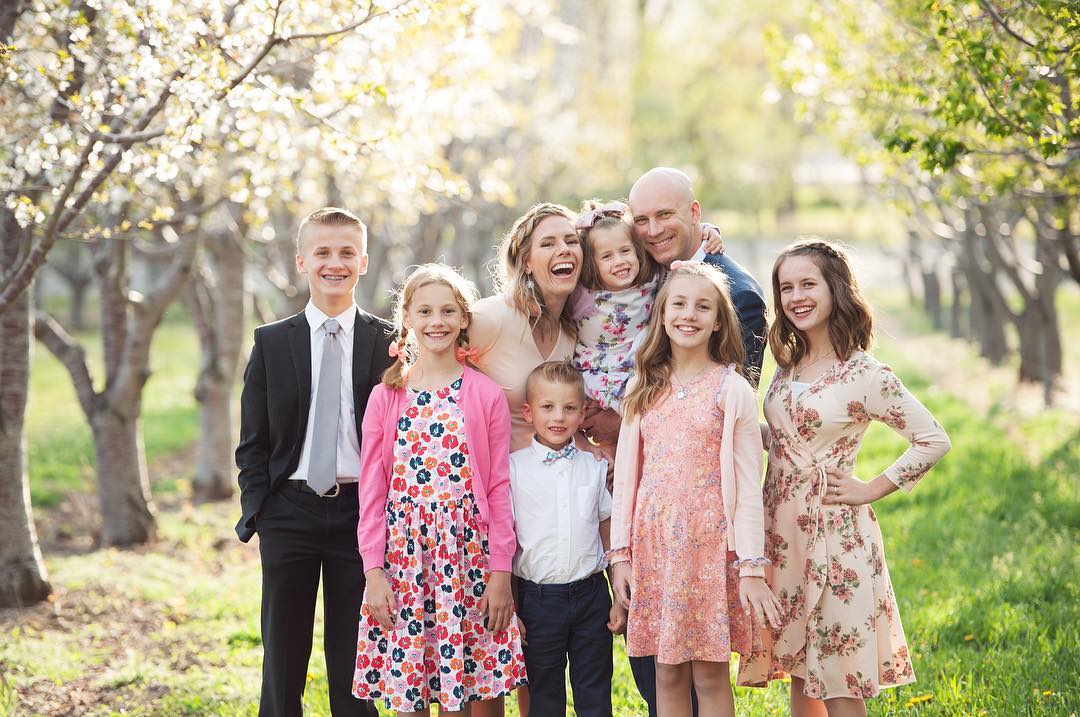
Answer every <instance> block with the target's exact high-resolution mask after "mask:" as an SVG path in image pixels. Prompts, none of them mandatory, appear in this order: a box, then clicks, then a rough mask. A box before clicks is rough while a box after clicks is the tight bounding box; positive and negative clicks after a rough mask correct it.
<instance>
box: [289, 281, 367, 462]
mask: <svg viewBox="0 0 1080 717" xmlns="http://www.w3.org/2000/svg"><path fill="white" fill-rule="evenodd" d="M356 311H357V308H356V304H352V305H350V306H349V308H348V309H346V310H345V311H342V312H341V313H340V314H338V315H337V316H327V315H326V314H324V313H323V312H321V311H319V310H318V309H317V308H315V304H313V303H311V302H310V301H309V302H308V305H307V306H306V307H305V308H304V316H305V317H307V322H308V326H310V327H311V403H310V404H309V405H308V420H307V427H306V428H305V429H304V447H303V448H302V449H300V462H299V463H297V464H296V472H295V473H293V474H292V475H291V476H289V478H290V479H292V480H307V472H308V465H309V464H310V461H311V458H310V456H311V434H312V432H313V431H314V430H315V397H316V394H317V393H318V392H319V391H318V386H319V372H320V371H321V369H322V354H323V340H324V339H325V338H326V329H325V328H324V327H323V324H324V323H326V320H327V319H336V320H337V322H338V325H339V326H340V327H341V328H340V329H339V330H338V335H337V340H338V341H339V342H340V343H341V395H340V397H339V398H338V400H339V401H340V402H341V408H340V410H339V411H338V439H337V475H338V483H355V482H356V481H357V480H358V479H359V478H360V437H359V436H357V435H356V405H355V404H354V403H353V383H352V368H353V365H352V363H353V362H352V356H353V328H354V326H355V324H356Z"/></svg>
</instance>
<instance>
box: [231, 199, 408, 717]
mask: <svg viewBox="0 0 1080 717" xmlns="http://www.w3.org/2000/svg"><path fill="white" fill-rule="evenodd" d="M296 242H297V243H296V269H297V271H299V272H300V273H301V274H304V275H305V276H306V277H307V280H308V286H309V287H310V291H311V300H310V301H309V302H308V305H307V307H306V308H305V309H304V311H302V312H301V313H299V314H297V315H296V316H293V317H290V318H288V319H284V320H282V321H278V322H276V323H272V324H267V325H265V326H260V327H259V328H257V329H255V345H254V347H253V348H252V350H251V358H250V360H249V361H248V365H247V369H246V371H245V372H244V390H243V394H242V397H241V399H240V407H241V418H240V444H239V445H238V446H237V448H236V464H237V466H238V467H239V469H240V475H239V483H240V504H241V508H242V510H243V515H242V517H241V518H240V521H239V522H238V523H237V525H236V533H237V535H238V536H239V537H240V540H242V541H244V542H247V541H248V540H250V539H251V536H252V535H254V534H256V533H258V535H259V554H260V556H261V559H262V641H263V674H262V693H261V698H260V702H259V715H260V717H300V716H301V715H302V714H303V707H302V698H303V693H304V686H305V684H306V681H307V666H308V659H309V657H310V656H311V647H312V632H313V626H314V620H315V600H316V595H317V594H318V590H319V578H320V574H321V577H322V583H323V608H324V622H325V637H324V640H323V649H324V652H325V657H326V672H327V681H328V683H329V693H330V710H331V712H332V714H333V715H334V717H343V716H344V717H360V716H363V717H374V716H375V715H376V714H377V713H376V710H375V707H374V705H373V704H372V703H370V702H361V701H360V700H357V699H356V698H355V697H353V696H352V692H351V691H352V677H353V669H354V665H355V662H356V635H357V625H358V624H359V623H358V620H359V615H360V606H361V603H362V600H363V595H364V567H363V564H362V563H361V561H360V554H359V552H358V550H357V547H356V524H357V520H358V500H357V492H356V490H357V479H358V478H359V474H360V436H361V433H360V424H361V420H362V418H363V415H364V408H365V406H366V405H367V399H368V395H369V394H370V392H371V389H372V387H373V386H374V385H375V384H377V383H378V382H379V380H380V378H381V377H382V373H383V371H384V370H385V369H386V367H387V366H389V364H390V358H389V356H388V354H387V349H388V347H389V338H388V336H389V332H390V326H389V324H387V323H386V322H384V321H382V320H381V319H378V318H376V317H374V316H372V315H370V314H368V313H366V312H365V311H363V310H361V309H360V308H358V307H357V306H356V304H355V303H354V302H353V289H354V288H355V287H356V283H357V281H358V280H359V278H360V277H361V276H362V275H363V274H364V272H365V271H367V261H368V257H367V228H366V227H365V226H364V224H363V222H361V221H360V220H359V219H358V218H357V217H356V216H355V215H353V214H351V213H350V212H347V211H345V210H344V209H338V208H335V207H326V208H323V209H319V210H318V211H315V212H313V213H312V214H310V215H309V216H308V217H307V218H306V219H304V221H303V222H302V223H301V224H300V228H299V230H298V231H297V238H296Z"/></svg>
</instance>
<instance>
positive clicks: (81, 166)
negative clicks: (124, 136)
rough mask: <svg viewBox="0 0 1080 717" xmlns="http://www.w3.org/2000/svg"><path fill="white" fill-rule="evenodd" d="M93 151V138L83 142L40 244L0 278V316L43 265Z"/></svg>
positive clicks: (35, 245)
mask: <svg viewBox="0 0 1080 717" xmlns="http://www.w3.org/2000/svg"><path fill="white" fill-rule="evenodd" d="M93 149H94V142H93V139H87V142H86V144H85V145H84V146H83V149H82V152H81V153H80V154H79V159H78V160H77V164H76V165H75V168H74V169H73V170H72V172H71V176H70V177H69V178H68V181H67V183H66V184H65V185H64V189H63V191H62V192H61V193H60V197H59V198H58V199H57V200H56V204H55V205H54V207H53V213H52V216H51V217H49V222H48V223H47V224H46V225H45V230H44V233H43V235H42V237H41V241H39V242H37V243H36V244H34V246H33V248H32V249H31V250H30V251H29V252H28V253H27V255H26V257H25V258H24V259H23V260H22V262H20V263H19V264H18V266H16V267H15V268H13V269H12V270H11V271H9V272H7V273H6V274H5V275H4V276H0V286H2V287H3V289H2V290H0V314H2V313H4V312H5V311H7V308H8V307H9V306H11V304H12V302H14V301H15V299H17V298H19V295H20V294H22V292H23V291H25V290H26V287H28V286H29V285H30V281H31V280H32V279H33V278H34V274H36V273H37V270H38V269H40V268H41V265H42V264H44V263H45V257H46V256H47V255H48V253H49V250H50V249H52V247H53V244H55V243H56V238H57V236H58V235H59V233H60V229H59V227H58V224H59V220H60V215H61V213H62V212H63V206H64V203H65V202H67V200H68V197H70V196H71V194H72V192H74V191H75V184H76V183H77V182H78V181H79V178H80V177H82V173H83V172H84V171H85V170H86V167H87V160H88V159H89V157H90V152H91V151H93Z"/></svg>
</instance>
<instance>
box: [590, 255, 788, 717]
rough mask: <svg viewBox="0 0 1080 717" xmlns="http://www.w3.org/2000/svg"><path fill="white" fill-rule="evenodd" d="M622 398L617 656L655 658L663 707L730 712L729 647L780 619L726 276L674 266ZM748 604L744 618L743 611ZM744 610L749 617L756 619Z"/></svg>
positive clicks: (616, 514)
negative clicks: (622, 650) (622, 647)
mask: <svg viewBox="0 0 1080 717" xmlns="http://www.w3.org/2000/svg"><path fill="white" fill-rule="evenodd" d="M671 268H672V272H671V274H670V275H669V277H668V279H667V282H666V283H665V284H664V286H663V287H662V288H661V289H660V293H659V294H658V295H657V298H656V306H657V307H659V316H656V315H654V317H653V321H652V322H651V323H650V325H649V328H648V332H647V333H646V335H645V340H644V341H643V343H642V346H641V349H640V351H639V352H638V355H637V364H636V365H637V375H636V377H635V382H634V384H633V388H632V389H631V390H630V391H629V393H628V394H627V396H626V398H625V399H624V401H623V404H622V405H623V409H624V412H623V424H622V429H621V430H620V433H619V445H618V453H617V456H616V461H615V491H614V505H613V512H612V516H611V518H612V519H611V545H612V551H611V564H612V566H613V572H614V577H613V581H612V582H613V588H614V591H615V595H616V598H617V599H618V600H619V602H621V603H622V604H623V605H624V606H625V607H627V608H629V611H630V615H629V621H628V624H627V638H626V652H627V654H628V655H630V656H631V657H646V656H654V657H655V658H656V704H657V711H658V712H659V714H662V715H665V717H669V716H670V717H676V716H681V715H686V717H689V715H690V714H691V699H690V686H691V683H692V684H693V686H694V689H695V690H696V692H697V696H698V704H699V710H700V714H703V715H732V716H733V715H734V714H735V707H734V701H733V697H732V693H731V683H730V682H729V679H728V662H729V661H730V660H731V653H732V651H734V652H738V653H740V654H742V655H744V656H745V655H749V654H750V653H751V652H752V650H753V649H754V647H755V644H756V646H757V648H758V649H760V647H761V638H760V637H759V636H757V634H756V631H755V630H754V627H755V626H754V624H753V620H756V621H757V626H761V625H762V624H763V621H764V620H765V619H768V620H769V622H770V623H773V624H775V623H776V621H777V619H778V615H777V612H776V608H777V605H778V603H777V601H776V598H775V597H774V596H773V594H772V593H771V592H770V591H769V588H768V586H767V585H766V584H765V579H764V563H765V562H766V561H765V558H764V554H765V546H764V538H765V535H764V527H763V513H762V505H761V463H762V455H761V454H762V448H761V434H760V431H759V428H758V418H757V402H756V400H755V399H754V391H753V389H751V388H750V385H749V384H748V383H747V382H746V380H745V379H743V378H742V376H741V375H740V371H739V369H740V364H741V363H742V360H743V347H742V340H741V338H740V332H739V324H738V319H737V318H736V316H735V309H734V307H733V306H732V304H731V299H730V298H729V296H728V290H727V280H726V277H725V276H724V274H723V273H722V272H721V271H720V270H719V269H716V268H715V267H712V266H709V265H707V264H699V263H691V262H675V263H674V264H672V267H671ZM751 613H752V614H753V615H751ZM752 617H753V620H752Z"/></svg>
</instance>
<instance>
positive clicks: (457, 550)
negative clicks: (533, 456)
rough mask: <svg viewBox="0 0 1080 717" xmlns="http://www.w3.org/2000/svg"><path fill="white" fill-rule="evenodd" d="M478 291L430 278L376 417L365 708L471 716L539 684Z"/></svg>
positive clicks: (366, 441) (360, 677)
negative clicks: (475, 707)
mask: <svg viewBox="0 0 1080 717" xmlns="http://www.w3.org/2000/svg"><path fill="white" fill-rule="evenodd" d="M474 296H475V288H474V287H473V286H472V284H471V282H467V281H466V280H465V279H463V278H462V277H461V276H460V275H458V274H457V273H456V272H455V271H454V270H452V269H449V268H447V267H445V266H442V265H439V264H427V265H424V266H420V267H418V268H417V269H416V270H415V271H414V272H413V273H412V275H410V276H409V278H408V279H407V280H406V281H405V286H404V287H403V288H402V292H401V296H400V298H399V301H398V306H397V307H396V311H395V313H396V325H397V326H398V327H399V332H398V339H397V341H396V342H395V343H393V344H392V345H391V348H390V352H391V356H395V357H396V358H397V361H396V362H395V363H394V364H393V365H391V367H390V368H389V369H387V371H386V373H385V374H384V375H383V382H382V385H380V386H377V387H375V389H374V390H373V391H372V392H371V398H370V399H369V401H368V406H367V411H366V412H365V414H364V422H363V442H362V446H361V468H360V523H359V528H358V531H357V535H358V545H359V549H360V556H361V557H362V558H363V561H364V567H365V575H366V578H367V591H366V593H365V596H364V606H363V609H362V610H361V614H360V633H359V638H358V648H357V658H356V672H355V675H354V678H353V694H354V695H356V696H357V697H359V698H360V699H378V698H382V699H383V700H385V701H386V706H387V707H388V708H389V709H393V710H396V711H397V713H398V714H399V715H405V714H421V713H423V714H426V712H427V710H428V709H429V705H431V704H433V703H437V704H438V705H439V706H440V709H441V710H442V711H443V712H444V713H457V712H461V711H465V710H467V705H468V703H470V702H472V701H474V700H487V699H492V698H495V697H501V696H503V695H505V694H507V693H509V692H510V691H511V690H513V689H514V688H515V687H518V686H519V685H523V684H525V682H526V680H525V662H524V658H523V657H522V653H521V639H520V635H519V632H518V625H517V618H516V617H515V615H514V611H513V598H512V596H511V592H510V569H511V562H512V560H513V557H514V551H515V549H516V546H517V541H516V538H515V535H514V523H513V517H512V509H511V504H510V491H509V460H508V457H509V454H510V414H509V409H508V408H507V404H506V398H505V396H504V395H503V392H502V389H501V388H500V387H499V386H498V385H497V384H496V383H494V382H493V381H492V380H491V379H489V378H487V377H486V376H484V375H483V374H481V373H479V372H478V371H476V370H474V369H473V368H471V367H470V366H468V365H466V364H463V363H462V362H463V361H464V360H465V359H467V358H469V352H468V338H467V334H466V330H467V329H468V326H469V320H470V318H471V316H470V305H471V299H472V298H473V297H474Z"/></svg>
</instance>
